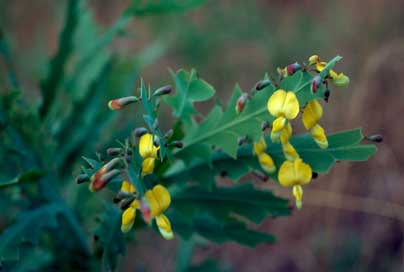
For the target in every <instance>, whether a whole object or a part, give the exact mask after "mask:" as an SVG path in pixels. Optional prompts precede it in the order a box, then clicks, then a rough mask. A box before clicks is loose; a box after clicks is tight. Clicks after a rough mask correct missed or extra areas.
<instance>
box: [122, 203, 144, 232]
mask: <svg viewBox="0 0 404 272" xmlns="http://www.w3.org/2000/svg"><path fill="white" fill-rule="evenodd" d="M138 209H140V203H139V200H137V199H135V200H133V201H132V203H131V204H130V206H129V207H128V208H127V209H126V210H125V211H124V212H123V213H122V224H121V231H122V232H128V231H130V230H131V229H132V226H133V223H134V222H135V218H136V210H138Z"/></svg>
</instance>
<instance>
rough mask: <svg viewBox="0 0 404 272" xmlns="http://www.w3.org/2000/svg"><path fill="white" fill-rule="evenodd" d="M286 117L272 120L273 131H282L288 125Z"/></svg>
mask: <svg viewBox="0 0 404 272" xmlns="http://www.w3.org/2000/svg"><path fill="white" fill-rule="evenodd" d="M286 121H287V120H286V118H285V117H282V116H281V117H278V118H276V119H275V120H274V121H273V122H272V133H277V132H279V133H280V132H281V130H282V129H283V128H284V127H285V125H286Z"/></svg>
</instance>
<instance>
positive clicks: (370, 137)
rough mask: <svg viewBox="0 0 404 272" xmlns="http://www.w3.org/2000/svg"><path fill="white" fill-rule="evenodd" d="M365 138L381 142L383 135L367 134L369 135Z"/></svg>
mask: <svg viewBox="0 0 404 272" xmlns="http://www.w3.org/2000/svg"><path fill="white" fill-rule="evenodd" d="M366 140H368V141H371V142H375V143H381V142H383V135H381V134H374V135H369V136H366Z"/></svg>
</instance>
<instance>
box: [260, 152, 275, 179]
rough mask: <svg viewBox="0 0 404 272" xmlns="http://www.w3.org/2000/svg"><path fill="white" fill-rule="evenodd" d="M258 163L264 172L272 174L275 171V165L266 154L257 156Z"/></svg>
mask: <svg viewBox="0 0 404 272" xmlns="http://www.w3.org/2000/svg"><path fill="white" fill-rule="evenodd" d="M258 161H259V163H260V165H261V168H262V169H264V170H265V172H267V173H269V174H272V173H274V172H275V171H276V167H275V163H274V161H273V159H272V158H271V156H269V155H268V154H267V153H261V154H259V155H258Z"/></svg>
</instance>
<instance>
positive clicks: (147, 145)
mask: <svg viewBox="0 0 404 272" xmlns="http://www.w3.org/2000/svg"><path fill="white" fill-rule="evenodd" d="M159 149H160V148H159V147H156V146H155V145H154V137H153V135H152V134H150V133H145V134H143V135H142V136H141V137H140V140H139V154H140V156H141V157H142V158H148V157H152V158H157V151H158V150H159Z"/></svg>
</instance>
